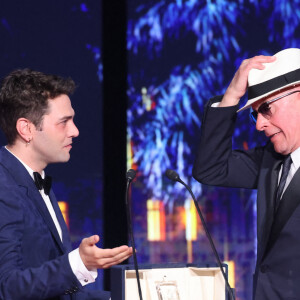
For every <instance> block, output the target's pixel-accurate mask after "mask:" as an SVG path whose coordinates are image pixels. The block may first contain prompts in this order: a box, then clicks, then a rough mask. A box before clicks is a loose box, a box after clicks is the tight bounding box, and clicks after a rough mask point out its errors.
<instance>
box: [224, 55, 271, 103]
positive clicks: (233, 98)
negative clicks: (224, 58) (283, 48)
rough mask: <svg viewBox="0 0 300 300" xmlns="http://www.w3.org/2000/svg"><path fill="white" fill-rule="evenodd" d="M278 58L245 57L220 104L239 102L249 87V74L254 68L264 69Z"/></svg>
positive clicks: (263, 56)
mask: <svg viewBox="0 0 300 300" xmlns="http://www.w3.org/2000/svg"><path fill="white" fill-rule="evenodd" d="M275 60H276V57H275V56H265V55H258V56H255V57H252V58H249V59H245V60H244V61H243V62H242V63H241V65H240V67H239V69H238V70H237V72H236V73H235V75H234V77H233V79H232V81H231V83H230V85H229V87H228V88H227V90H226V92H225V94H224V97H223V100H222V102H221V104H220V106H232V105H236V104H238V103H239V101H240V99H241V97H243V96H244V94H245V93H246V90H247V87H248V76H249V72H250V70H252V69H258V70H263V69H264V68H265V64H266V63H270V62H273V61H275Z"/></svg>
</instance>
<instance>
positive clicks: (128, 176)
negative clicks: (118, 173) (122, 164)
mask: <svg viewBox="0 0 300 300" xmlns="http://www.w3.org/2000/svg"><path fill="white" fill-rule="evenodd" d="M135 175H136V172H135V171H134V170H133V169H129V170H128V171H127V173H126V179H127V180H129V181H132V180H133V179H134V178H135Z"/></svg>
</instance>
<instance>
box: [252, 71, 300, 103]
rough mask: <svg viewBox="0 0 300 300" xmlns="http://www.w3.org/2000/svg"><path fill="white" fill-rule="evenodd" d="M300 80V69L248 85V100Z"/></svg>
mask: <svg viewBox="0 0 300 300" xmlns="http://www.w3.org/2000/svg"><path fill="white" fill-rule="evenodd" d="M299 80H300V69H297V70H295V71H292V72H288V73H286V74H283V75H280V76H278V77H275V78H272V79H270V80H267V81H265V82H262V83H259V84H255V85H252V86H249V87H248V100H251V99H253V98H256V97H259V96H262V95H264V94H267V93H269V92H272V91H274V90H278V89H279V88H281V87H284V86H286V85H288V84H291V83H293V82H295V81H299Z"/></svg>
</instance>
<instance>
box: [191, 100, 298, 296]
mask: <svg viewBox="0 0 300 300" xmlns="http://www.w3.org/2000/svg"><path fill="white" fill-rule="evenodd" d="M212 101H220V98H219V99H218V98H217V99H213V100H212ZM211 104H212V102H209V103H208V105H207V108H206V110H205V114H204V117H203V121H202V127H201V137H200V145H199V148H198V153H197V159H196V161H195V164H194V169H193V175H194V177H195V178H196V179H197V180H198V181H200V182H202V183H204V184H210V185H219V186H227V187H241V188H251V189H257V190H258V191H257V263H256V270H255V274H254V293H253V296H254V298H255V299H256V300H267V299H270V300H281V299H289V300H296V299H300V284H299V283H300V184H299V182H300V170H298V171H297V172H296V174H295V175H294V177H293V179H292V181H291V183H290V184H289V186H288V187H287V189H286V191H285V192H284V194H283V196H282V200H281V201H280V205H279V208H278V210H277V212H276V215H275V216H274V197H275V192H276V188H277V183H278V174H279V170H280V166H281V162H282V159H283V157H282V156H281V155H280V154H278V153H276V152H275V150H274V148H273V145H272V144H271V143H268V144H267V145H266V146H264V147H257V148H254V149H250V150H248V151H244V150H232V136H233V132H234V127H235V119H236V110H237V109H238V107H237V106H235V107H225V108H213V107H211Z"/></svg>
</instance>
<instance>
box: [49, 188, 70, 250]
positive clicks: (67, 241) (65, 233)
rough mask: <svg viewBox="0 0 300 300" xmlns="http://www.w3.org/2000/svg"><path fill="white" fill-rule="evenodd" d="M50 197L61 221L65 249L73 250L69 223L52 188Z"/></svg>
mask: <svg viewBox="0 0 300 300" xmlns="http://www.w3.org/2000/svg"><path fill="white" fill-rule="evenodd" d="M49 198H50V200H51V203H52V206H53V209H54V211H55V214H56V217H57V220H58V222H59V225H60V228H61V231H62V240H63V245H64V247H65V250H66V251H67V252H69V251H71V250H72V244H71V240H70V235H69V230H68V228H67V225H66V222H65V219H64V217H63V215H62V212H61V210H60V208H59V205H58V203H57V200H56V197H55V195H54V193H53V191H52V189H51V191H50V195H49Z"/></svg>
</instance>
